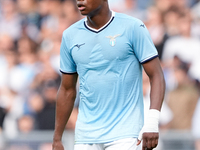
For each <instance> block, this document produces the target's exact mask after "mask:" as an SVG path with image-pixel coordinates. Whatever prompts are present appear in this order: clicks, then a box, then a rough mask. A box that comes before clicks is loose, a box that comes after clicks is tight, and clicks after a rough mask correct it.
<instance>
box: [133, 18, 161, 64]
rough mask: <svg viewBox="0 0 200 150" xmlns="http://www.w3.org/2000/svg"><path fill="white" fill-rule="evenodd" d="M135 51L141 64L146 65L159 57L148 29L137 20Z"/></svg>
mask: <svg viewBox="0 0 200 150" xmlns="http://www.w3.org/2000/svg"><path fill="white" fill-rule="evenodd" d="M132 43H133V51H134V53H135V55H136V57H137V58H138V60H139V62H140V63H145V62H147V61H149V60H151V59H153V58H155V57H157V56H158V52H157V49H156V48H155V46H154V44H153V41H152V39H151V36H150V34H149V31H148V29H147V28H146V26H145V25H144V23H143V22H142V21H140V20H136V23H135V24H134V30H133V35H132Z"/></svg>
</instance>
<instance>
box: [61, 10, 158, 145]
mask: <svg viewBox="0 0 200 150" xmlns="http://www.w3.org/2000/svg"><path fill="white" fill-rule="evenodd" d="M112 14H113V16H112V18H111V19H110V21H109V22H108V23H107V24H106V25H105V26H104V27H102V28H101V29H99V30H95V29H92V28H90V27H89V26H88V25H87V23H86V20H85V19H82V20H80V21H78V22H77V23H75V24H73V25H72V26H70V27H69V28H68V29H66V30H65V31H64V33H63V38H62V44H61V49H60V50H61V51H60V55H61V60H60V71H61V72H62V73H75V72H77V73H78V75H79V82H80V88H79V94H80V104H79V114H78V119H77V122H76V129H75V142H76V143H105V142H110V141H114V140H118V139H122V138H129V137H138V134H139V132H140V130H141V128H142V126H143V119H144V117H143V115H144V114H143V92H142V65H141V64H142V63H145V62H146V61H149V60H151V59H153V58H155V57H157V55H158V54H157V50H156V49H155V46H154V44H153V42H152V40H151V38H150V35H149V32H148V30H147V28H146V27H145V25H144V23H143V22H142V21H140V20H138V19H136V18H133V17H130V16H127V15H125V14H120V13H115V12H112Z"/></svg>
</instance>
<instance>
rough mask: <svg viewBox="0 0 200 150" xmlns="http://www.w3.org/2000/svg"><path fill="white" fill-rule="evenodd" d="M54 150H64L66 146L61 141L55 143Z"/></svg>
mask: <svg viewBox="0 0 200 150" xmlns="http://www.w3.org/2000/svg"><path fill="white" fill-rule="evenodd" d="M52 150H64V146H63V144H62V142H61V141H56V142H55V141H54V142H53V145H52Z"/></svg>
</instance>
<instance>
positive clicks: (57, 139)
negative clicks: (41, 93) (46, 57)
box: [53, 73, 78, 150]
mask: <svg viewBox="0 0 200 150" xmlns="http://www.w3.org/2000/svg"><path fill="white" fill-rule="evenodd" d="M77 77H78V75H77V74H76V73H74V74H62V80H61V84H60V88H59V90H58V94H57V100H56V120H55V131H54V137H53V150H64V147H63V145H62V135H63V132H64V129H65V126H66V123H67V121H68V119H69V117H70V115H71V112H72V109H73V107H74V101H75V98H76V82H77Z"/></svg>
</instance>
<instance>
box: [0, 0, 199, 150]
mask: <svg viewBox="0 0 200 150" xmlns="http://www.w3.org/2000/svg"><path fill="white" fill-rule="evenodd" d="M108 1H109V3H110V7H111V9H112V10H113V11H116V12H122V13H126V14H128V15H131V16H133V17H137V18H139V19H141V20H142V21H143V22H144V23H145V25H146V27H147V28H148V30H149V32H150V34H151V37H152V39H153V42H154V44H155V46H156V48H157V50H158V53H159V57H160V61H161V63H162V67H163V71H164V75H165V79H166V83H167V89H166V95H165V99H164V103H163V108H162V112H161V119H160V143H159V146H158V148H156V150H200V96H199V93H200V84H199V81H200V1H199V0H108ZM82 18H83V16H81V15H80V13H79V11H78V10H77V8H76V1H74V0H0V150H50V149H51V142H52V138H53V137H52V136H53V129H54V121H55V114H54V113H55V99H56V93H57V90H58V87H59V83H60V75H61V74H60V72H59V48H60V43H61V37H62V32H63V31H64V30H65V29H66V28H68V27H69V26H70V25H71V24H73V23H74V22H76V21H78V20H80V19H82ZM77 87H78V86H77ZM143 89H144V92H143V95H144V104H145V110H147V109H148V107H149V82H148V78H147V77H146V75H145V74H144V78H143ZM77 97H78V96H77ZM78 102H79V99H78V98H77V99H76V103H75V105H74V109H73V112H72V115H71V118H70V120H69V122H68V124H67V125H66V131H65V133H64V138H63V142H64V145H65V147H66V149H67V150H72V149H73V141H74V134H73V133H74V127H75V122H76V117H77V112H78V111H77V108H78Z"/></svg>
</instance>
